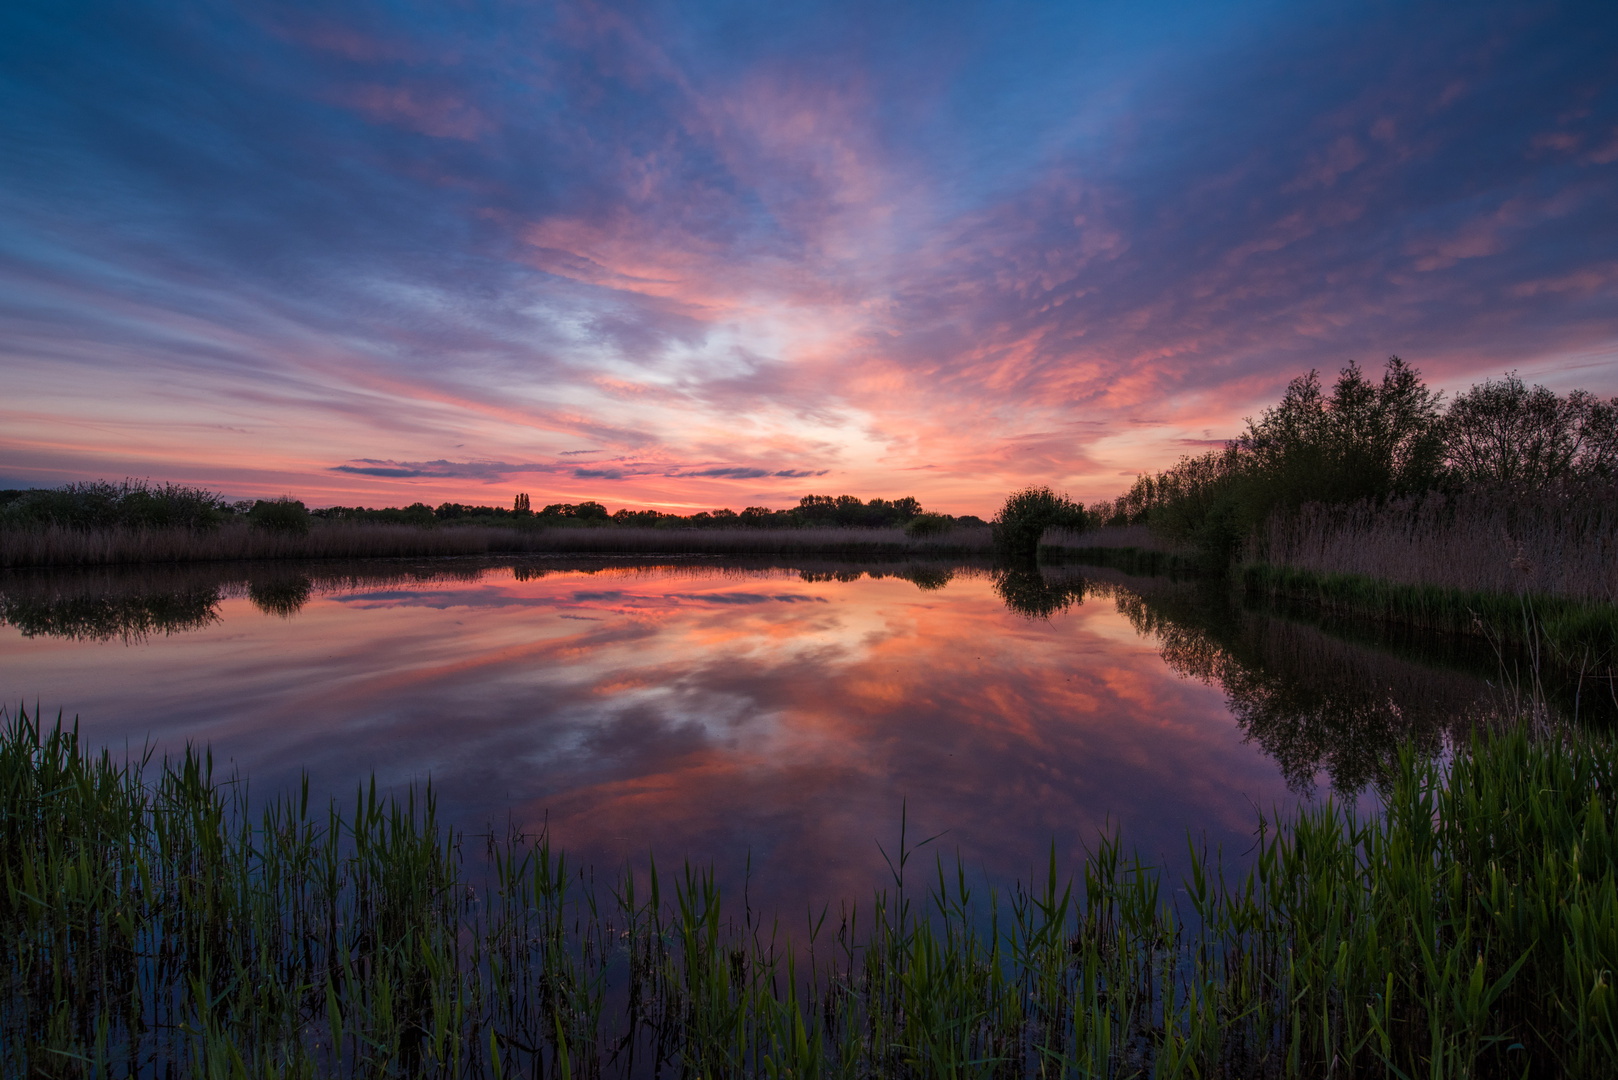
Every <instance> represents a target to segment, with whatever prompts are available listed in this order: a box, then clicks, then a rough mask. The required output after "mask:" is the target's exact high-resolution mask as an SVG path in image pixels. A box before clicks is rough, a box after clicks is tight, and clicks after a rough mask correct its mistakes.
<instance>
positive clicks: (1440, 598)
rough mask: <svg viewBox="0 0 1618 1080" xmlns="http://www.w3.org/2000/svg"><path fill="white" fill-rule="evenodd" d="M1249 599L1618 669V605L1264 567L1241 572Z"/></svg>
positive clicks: (1576, 666) (1573, 664) (1578, 665)
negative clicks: (1304, 606) (1309, 607)
mask: <svg viewBox="0 0 1618 1080" xmlns="http://www.w3.org/2000/svg"><path fill="white" fill-rule="evenodd" d="M1241 583H1242V587H1243V589H1244V590H1246V591H1247V592H1248V593H1249V594H1253V595H1262V596H1265V597H1269V598H1272V599H1273V598H1285V599H1288V600H1295V601H1301V602H1304V603H1308V604H1312V605H1315V606H1318V607H1320V608H1321V609H1323V610H1326V611H1331V612H1335V613H1341V614H1345V615H1352V616H1355V617H1359V618H1372V619H1382V620H1387V621H1390V622H1396V623H1401V624H1404V625H1407V626H1413V627H1417V628H1420V629H1424V630H1436V631H1439V632H1442V633H1451V634H1464V635H1469V636H1481V637H1487V638H1489V639H1491V640H1493V641H1496V642H1500V643H1502V644H1507V645H1511V646H1512V647H1514V648H1517V649H1526V650H1527V651H1528V655H1529V659H1530V660H1531V661H1532V660H1542V661H1547V662H1550V663H1554V664H1557V665H1559V666H1561V667H1564V668H1567V669H1569V670H1572V671H1588V672H1590V673H1592V674H1595V673H1601V674H1604V675H1609V676H1610V675H1611V674H1613V673H1614V668H1615V667H1618V606H1614V605H1612V604H1609V603H1600V602H1593V601H1586V600H1579V599H1571V598H1568V597H1566V596H1547V595H1543V594H1541V595H1533V594H1528V593H1522V594H1516V595H1513V594H1509V593H1501V592H1492V591H1484V590H1478V589H1459V588H1452V587H1447V586H1443V585H1433V584H1407V583H1403V582H1398V581H1390V580H1388V579H1387V578H1385V577H1371V576H1368V575H1365V574H1345V573H1321V572H1318V571H1314V570H1307V569H1300V568H1298V567H1292V566H1274V565H1271V564H1268V563H1257V564H1250V565H1248V566H1245V567H1243V568H1242V570H1241Z"/></svg>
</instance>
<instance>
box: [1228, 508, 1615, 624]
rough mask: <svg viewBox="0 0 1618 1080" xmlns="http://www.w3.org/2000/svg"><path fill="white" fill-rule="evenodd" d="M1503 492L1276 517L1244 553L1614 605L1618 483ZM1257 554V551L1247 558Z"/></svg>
mask: <svg viewBox="0 0 1618 1080" xmlns="http://www.w3.org/2000/svg"><path fill="white" fill-rule="evenodd" d="M1607 496H1608V497H1606V498H1597V497H1587V498H1583V499H1579V500H1577V501H1573V500H1567V499H1563V498H1560V497H1558V496H1556V495H1555V494H1546V495H1544V496H1542V497H1540V498H1539V499H1530V500H1523V499H1520V498H1519V499H1516V500H1513V501H1511V502H1507V501H1505V500H1502V499H1500V498H1498V497H1496V496H1494V495H1492V494H1489V493H1486V492H1469V493H1466V494H1462V495H1459V496H1448V495H1443V494H1440V493H1432V494H1429V495H1426V496H1422V497H1415V498H1409V499H1402V500H1393V501H1390V502H1388V503H1385V504H1383V505H1382V506H1380V507H1373V506H1370V505H1367V504H1363V503H1362V504H1358V505H1355V506H1351V507H1327V506H1313V507H1306V508H1305V510H1304V511H1303V512H1302V513H1300V514H1298V515H1297V516H1295V517H1291V518H1288V517H1283V516H1277V517H1274V518H1272V519H1271V520H1270V521H1269V523H1268V525H1267V527H1266V528H1265V530H1264V531H1263V532H1262V533H1261V534H1260V536H1259V537H1258V538H1257V540H1256V544H1255V546H1254V547H1253V548H1251V549H1250V551H1249V555H1250V559H1249V561H1263V562H1268V563H1270V564H1271V565H1274V566H1285V567H1290V568H1293V569H1298V570H1306V571H1310V572H1312V573H1316V574H1355V575H1360V576H1363V577H1367V578H1377V579H1381V580H1384V581H1390V582H1393V583H1395V584H1400V585H1423V586H1438V587H1441V588H1449V589H1457V590H1465V591H1472V592H1484V593H1504V594H1507V595H1517V594H1521V593H1527V594H1532V595H1537V596H1555V597H1562V598H1565V599H1569V600H1577V601H1582V602H1585V603H1597V604H1609V605H1613V604H1618V492H1608V493H1607ZM1252 556H1257V558H1256V559H1255V558H1252Z"/></svg>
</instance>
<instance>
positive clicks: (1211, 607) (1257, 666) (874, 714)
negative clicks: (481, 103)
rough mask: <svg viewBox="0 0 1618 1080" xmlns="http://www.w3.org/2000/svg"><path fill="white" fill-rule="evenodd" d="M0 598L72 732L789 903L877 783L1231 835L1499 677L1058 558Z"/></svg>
mask: <svg viewBox="0 0 1618 1080" xmlns="http://www.w3.org/2000/svg"><path fill="white" fill-rule="evenodd" d="M0 605H3V606H0V615H3V616H4V619H5V623H6V625H3V626H0V691H3V693H4V695H5V698H6V699H7V700H8V701H9V702H10V703H11V704H12V706H13V707H14V706H15V703H16V702H17V701H18V700H19V699H26V700H27V701H28V703H29V705H30V707H32V704H33V702H34V701H35V700H36V699H37V701H38V702H39V703H40V705H41V706H42V707H43V708H44V709H45V710H46V712H47V714H54V712H55V711H56V710H57V709H61V710H62V711H63V712H64V713H65V714H66V716H67V717H69V718H71V717H72V716H74V715H75V714H76V715H78V716H79V717H80V718H81V723H82V729H83V731H84V732H85V733H86V734H87V735H88V737H89V738H90V739H91V740H92V741H94V742H96V743H101V744H107V745H111V746H113V747H115V748H122V747H124V746H125V745H128V746H130V747H132V748H134V749H135V750H137V751H138V750H139V749H140V748H141V747H142V746H143V745H144V744H146V743H148V742H150V743H152V744H154V745H155V746H156V747H157V748H158V750H159V752H165V751H167V752H172V751H175V750H177V749H179V748H180V747H182V746H183V745H184V744H185V743H187V742H192V743H196V744H206V745H208V746H210V747H211V748H212V750H213V754H214V759H215V762H216V771H225V772H229V771H231V769H233V768H234V769H237V770H240V771H241V772H242V773H243V774H244V775H247V776H249V777H250V778H251V782H252V786H253V790H254V791H255V792H259V793H270V792H274V791H279V790H285V789H286V788H287V787H288V786H290V785H293V784H295V783H296V782H297V779H298V777H299V775H300V773H301V772H304V771H307V772H308V773H309V775H310V777H311V785H312V787H313V788H314V789H315V790H318V791H324V792H330V793H339V794H341V795H343V796H344V797H347V796H349V795H350V794H351V793H352V791H353V789H354V785H355V784H356V783H357V782H358V781H360V780H361V779H363V778H365V777H367V776H368V775H370V774H372V773H374V774H375V775H376V777H377V780H378V782H379V784H381V785H385V786H387V787H390V788H394V789H398V788H400V787H402V786H404V785H406V784H409V783H411V782H417V781H423V780H426V779H427V778H429V777H430V778H431V780H432V783H433V785H434V787H435V789H436V790H437V791H438V793H439V798H440V809H441V813H442V814H443V815H444V816H446V817H448V818H449V819H450V820H452V821H453V822H454V823H455V824H457V825H459V826H461V827H463V828H465V829H468V830H473V831H475V830H481V829H485V828H486V827H487V826H488V825H489V824H490V823H491V822H492V823H494V824H495V827H496V828H498V829H502V830H503V829H504V828H505V827H506V823H507V822H508V820H509V821H512V822H515V823H516V824H518V825H519V826H522V827H525V828H528V829H536V828H538V827H540V826H542V825H546V824H547V823H548V827H549V829H550V830H551V833H552V836H553V837H554V839H555V841H556V842H557V843H558V844H560V845H561V846H562V847H564V848H565V849H566V850H568V851H569V853H570V854H572V855H575V856H578V857H581V858H582V859H583V860H584V861H586V862H590V863H593V864H595V865H596V866H598V867H603V868H607V867H612V866H615V865H621V864H622V862H623V861H624V860H625V859H639V858H643V857H644V855H645V853H646V852H647V851H648V850H649V849H651V850H655V851H656V852H657V855H658V858H659V860H660V862H662V863H663V864H665V865H667V864H670V863H677V862H678V861H679V860H681V859H683V858H689V859H691V860H692V861H694V862H699V863H704V864H706V863H710V862H712V863H716V864H718V865H719V866H720V867H721V879H722V880H723V881H725V882H727V883H728V884H729V885H731V886H732V887H733V888H734V887H737V886H739V885H740V883H741V878H742V876H743V874H744V868H746V867H748V865H749V863H748V860H749V858H750V870H748V871H746V872H748V873H750V875H751V881H750V883H749V885H748V888H749V890H750V893H751V895H750V899H751V901H752V902H753V904H754V905H755V906H762V907H770V906H782V907H786V908H789V909H795V910H798V911H802V910H803V906H802V905H803V904H804V903H805V902H811V901H812V902H815V903H816V904H817V905H818V903H820V902H824V901H835V900H837V899H838V898H840V897H863V896H865V895H866V894H867V893H868V891H869V889H870V888H871V887H872V886H873V885H875V884H879V883H880V882H881V881H882V880H883V879H884V877H885V875H886V873H887V871H886V867H885V866H884V862H883V855H882V853H881V851H880V850H879V848H878V844H879V843H881V844H883V845H886V846H887V848H888V850H889V851H890V852H891V851H892V850H893V846H894V844H895V843H896V841H897V838H898V830H899V822H900V814H901V806H904V807H907V812H908V817H909V821H910V824H911V830H912V832H911V837H912V839H915V838H917V837H925V836H930V835H932V834H934V833H939V832H943V833H944V834H945V835H944V836H943V837H942V838H940V839H939V840H937V841H935V845H934V849H933V850H937V851H940V852H941V853H942V854H944V855H945V856H946V858H950V859H952V858H953V855H954V854H956V853H958V854H959V855H960V857H961V859H962V860H963V861H964V863H965V864H966V866H967V867H968V868H970V869H972V870H974V871H982V872H985V873H986V874H987V875H988V877H989V878H990V879H993V880H999V881H1004V880H1007V879H1011V878H1017V877H1023V878H1025V879H1026V875H1027V874H1028V872H1029V870H1030V868H1031V867H1033V866H1035V865H1036V864H1037V865H1040V866H1042V865H1043V863H1044V860H1045V859H1046V858H1047V857H1048V854H1049V851H1050V846H1051V844H1052V843H1053V842H1054V844H1055V847H1056V852H1057V856H1058V859H1059V861H1061V862H1063V863H1065V864H1066V865H1068V866H1072V865H1073V864H1074V863H1075V862H1076V861H1077V860H1078V858H1080V857H1082V853H1083V851H1084V849H1085V847H1086V845H1090V846H1093V844H1094V841H1095V838H1096V836H1097V835H1098V833H1099V832H1100V831H1101V830H1109V829H1111V828H1114V827H1117V828H1120V829H1121V830H1122V833H1123V836H1124V839H1125V843H1126V847H1127V846H1134V847H1137V848H1138V849H1139V850H1140V851H1141V852H1142V853H1143V854H1144V855H1146V856H1147V857H1148V858H1151V859H1153V860H1166V862H1167V864H1168V865H1169V866H1170V867H1171V868H1172V867H1173V866H1175V865H1177V864H1179V863H1180V861H1181V856H1182V854H1183V852H1184V851H1185V848H1186V842H1187V841H1186V838H1187V833H1188V831H1189V833H1190V834H1191V836H1193V837H1195V838H1196V839H1197V840H1198V841H1199V842H1202V841H1206V843H1207V844H1208V845H1209V847H1210V848H1213V847H1222V848H1223V850H1224V851H1225V852H1226V854H1227V860H1229V859H1237V858H1239V857H1240V854H1241V852H1243V851H1245V850H1247V849H1248V848H1249V847H1250V845H1251V843H1252V837H1253V832H1254V829H1255V827H1256V823H1257V818H1258V813H1259V811H1260V810H1265V811H1272V810H1276V809H1279V810H1282V811H1284V810H1286V809H1287V808H1288V807H1290V806H1293V805H1296V803H1297V802H1298V801H1299V800H1300V799H1320V798H1325V797H1336V798H1339V799H1345V800H1347V801H1349V802H1359V803H1364V804H1365V805H1369V802H1368V801H1367V800H1370V799H1373V798H1374V793H1373V791H1372V789H1371V788H1370V787H1369V786H1368V785H1369V783H1370V782H1371V781H1372V780H1373V778H1374V776H1375V774H1376V770H1377V767H1378V763H1379V762H1381V761H1383V760H1385V759H1386V757H1387V755H1388V754H1389V752H1390V750H1391V748H1392V746H1393V745H1394V743H1395V742H1396V741H1397V740H1398V739H1399V738H1401V737H1405V736H1413V737H1415V738H1416V739H1417V740H1418V741H1420V742H1421V743H1423V744H1424V745H1425V746H1427V747H1429V748H1431V749H1434V750H1436V749H1438V748H1439V747H1440V746H1441V744H1442V736H1443V734H1444V733H1445V731H1446V730H1450V729H1451V728H1452V726H1453V724H1454V722H1455V718H1456V717H1458V716H1461V715H1464V714H1467V713H1470V712H1477V711H1479V710H1481V709H1484V708H1487V707H1488V706H1489V705H1490V704H1492V703H1494V702H1495V701H1496V700H1498V695H1497V692H1496V690H1495V689H1494V688H1492V687H1491V686H1490V685H1489V683H1488V681H1487V680H1488V679H1489V678H1493V677H1496V676H1495V670H1497V669H1495V670H1491V669H1490V667H1489V662H1488V658H1480V657H1479V656H1477V655H1476V654H1475V650H1474V651H1468V650H1465V649H1459V648H1457V647H1451V646H1447V645H1444V644H1443V643H1433V642H1430V641H1428V642H1406V643H1403V644H1401V645H1394V644H1391V643H1389V642H1385V641H1384V642H1377V641H1369V642H1365V641H1362V642H1352V641H1349V640H1345V638H1344V637H1343V636H1342V635H1341V634H1340V633H1333V632H1328V631H1327V630H1323V629H1321V628H1318V627H1315V626H1311V625H1309V624H1307V623H1306V622H1300V621H1295V620H1291V619H1288V618H1284V617H1282V616H1279V615H1276V614H1266V613H1261V612H1253V611H1244V610H1241V609H1240V607H1239V606H1237V605H1234V604H1233V602H1232V601H1231V599H1230V598H1229V597H1228V596H1227V595H1225V594H1223V593H1221V592H1219V591H1217V590H1210V589H1209V588H1208V587H1207V586H1198V585H1197V584H1195V583H1175V582H1170V581H1167V580H1164V579H1143V578H1128V577H1124V576H1122V575H1119V574H1117V573H1114V572H1111V571H1106V570H1095V569H1080V568H1062V569H1049V568H1047V569H1046V570H1045V571H1043V572H1042V573H1025V574H1023V575H1021V576H1017V575H1012V576H1010V577H1009V578H1008V577H1007V576H1006V575H1003V574H997V573H995V572H993V571H991V570H990V569H988V568H986V567H970V566H945V565H926V566H923V565H917V564H888V565H872V564H867V565H851V564H834V563H825V564H820V563H813V562H805V561H801V560H800V561H796V562H793V563H792V564H791V565H781V564H776V565H769V564H759V565H750V564H741V563H734V562H721V561H719V560H708V559H694V560H684V561H662V562H641V563H628V562H616V563H615V562H608V561H603V560H594V561H581V560H577V559H572V560H562V559H538V560H536V559H525V560H520V561H515V562H513V561H509V560H508V561H503V562H490V561H465V560H438V561H418V562H378V563H370V564H364V565H359V564H344V565H332V566H309V565H303V566H296V567H291V566H284V565H283V566H273V567H266V568H257V567H248V568H243V567H239V566H226V567H217V568H203V569H186V570H180V569H174V570H166V571H165V570H146V571H136V572H118V573H114V572H99V573H85V574H61V573H57V574H50V575H38V574H35V575H29V574H12V575H10V576H0ZM1334 791H1335V793H1336V794H1335V795H1333V792H1334ZM927 862H928V865H931V859H930V856H929V858H928V860H927Z"/></svg>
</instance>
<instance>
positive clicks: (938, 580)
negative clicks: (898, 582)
mask: <svg viewBox="0 0 1618 1080" xmlns="http://www.w3.org/2000/svg"><path fill="white" fill-rule="evenodd" d="M899 576H900V577H902V578H904V579H905V580H906V581H908V582H910V583H911V584H913V585H914V586H915V587H916V588H918V589H920V590H921V591H922V592H933V591H935V590H937V589H942V588H943V587H944V586H945V585H948V584H949V583H950V582H951V581H954V580H955V571H954V570H951V569H949V568H948V567H944V566H912V567H910V568H909V569H906V570H902V571H900V572H899Z"/></svg>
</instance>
